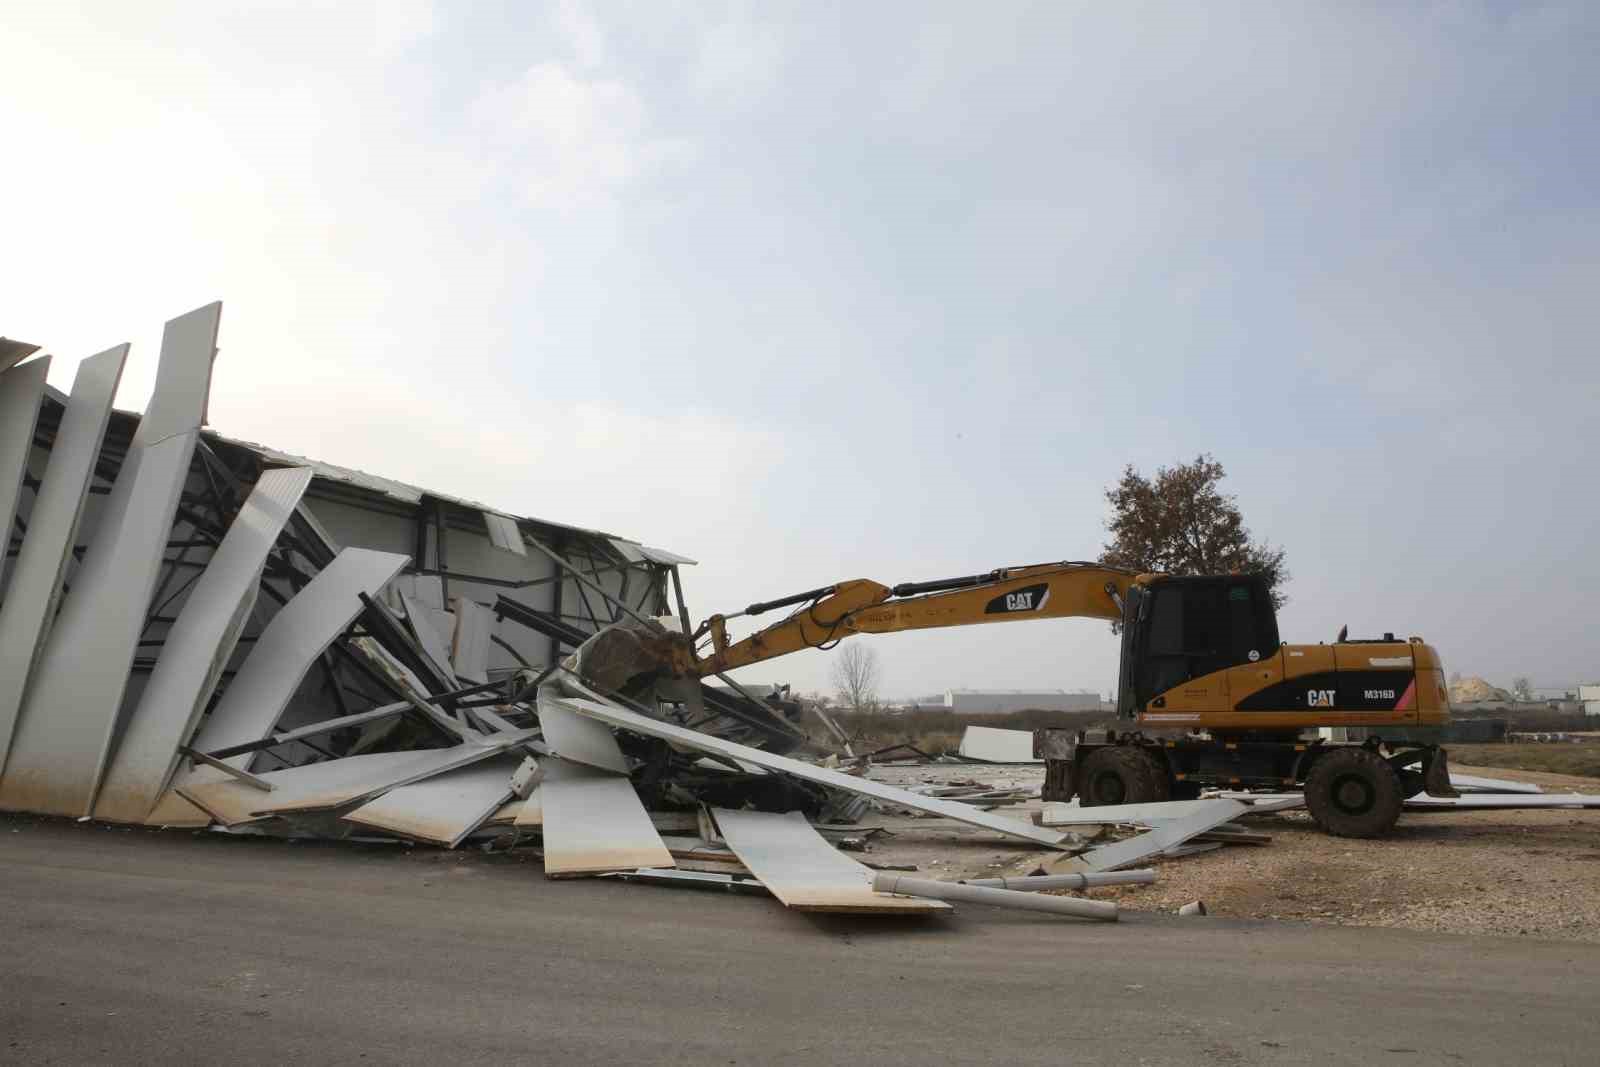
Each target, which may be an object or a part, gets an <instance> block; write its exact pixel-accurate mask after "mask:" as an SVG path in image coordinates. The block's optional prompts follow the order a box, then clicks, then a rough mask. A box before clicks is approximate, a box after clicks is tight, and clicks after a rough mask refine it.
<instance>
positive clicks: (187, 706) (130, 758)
mask: <svg viewBox="0 0 1600 1067" xmlns="http://www.w3.org/2000/svg"><path fill="white" fill-rule="evenodd" d="M310 483H311V470H310V468H308V467H288V468H283V469H280V470H270V471H267V472H266V473H264V474H262V475H261V478H260V480H258V481H257V482H256V485H255V488H254V489H253V490H251V493H250V496H249V497H248V498H247V499H246V500H245V502H244V506H243V507H242V508H240V510H239V514H238V516H237V517H236V518H235V519H234V520H233V523H232V525H230V526H229V527H228V532H227V534H226V535H225V536H224V537H223V539H222V543H221V544H220V545H219V546H218V547H217V550H216V552H215V553H214V554H213V555H212V557H211V560H210V562H209V563H208V564H207V565H206V568H205V570H204V571H202V572H201V574H200V577H199V579H198V580H197V581H196V582H195V584H194V587H193V589H192V590H191V591H190V593H189V597H188V599H187V600H186V601H185V602H184V605H183V609H182V611H181V612H180V613H179V614H178V618H177V621H176V622H174V623H173V625H172V629H171V630H169V631H168V632H167V635H166V638H165V644H164V647H163V648H162V650H161V656H160V658H159V659H158V660H157V661H156V665H155V669H154V670H153V671H152V672H151V674H150V678H149V681H147V682H146V683H145V688H144V692H143V693H142V694H141V695H140V698H139V703H138V705H137V706H136V707H135V709H134V712H133V715H132V716H131V717H130V718H129V720H128V724H127V727H126V728H125V729H124V731H123V734H122V738H121V740H120V741H119V742H118V743H117V747H116V751H115V753H114V755H113V756H112V759H111V765H110V767H109V769H108V770H107V772H106V778H105V782H104V783H103V784H102V785H101V787H100V795H99V798H98V799H97V800H96V801H95V809H94V813H95V817H96V818H100V819H106V820H110V821H113V822H143V821H144V820H145V817H146V816H148V815H149V814H150V811H151V809H152V808H154V807H155V805H156V801H157V800H159V799H160V797H161V793H162V791H163V790H164V789H165V788H166V786H167V783H168V781H170V780H171V778H172V773H173V771H174V770H175V769H176V768H177V765H178V746H180V745H181V744H183V742H184V740H185V739H186V738H188V737H189V736H190V735H191V734H192V733H193V732H194V727H195V723H196V722H197V721H198V720H199V718H200V714H201V713H202V712H203V711H204V710H205V707H206V704H207V703H208V702H209V701H210V699H211V694H212V691H213V690H214V689H215V688H216V684H217V680H218V679H219V678H220V677H221V675H222V669H223V667H224V666H226V665H227V662H228V659H229V657H230V656H232V655H233V650H234V646H235V644H236V643H237V642H238V639H239V634H240V632H241V631H242V630H243V628H244V624H245V622H246V621H247V620H248V619H249V617H250V612H251V610H252V609H253V608H254V607H255V602H256V592H257V589H258V588H259V583H260V580H261V570H262V567H263V566H264V565H265V563H266V559H267V554H268V553H269V552H271V551H272V546H273V545H274V544H276V543H277V540H278V535H279V534H280V533H281V532H282V531H283V528H284V526H285V524H287V523H288V521H289V517H290V516H291V515H292V514H293V513H294V508H295V505H296V504H297V503H299V501H300V497H301V494H303V493H304V492H305V490H306V486H308V485H309V484H310Z"/></svg>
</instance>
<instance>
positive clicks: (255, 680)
mask: <svg viewBox="0 0 1600 1067" xmlns="http://www.w3.org/2000/svg"><path fill="white" fill-rule="evenodd" d="M408 558H409V557H407V556H402V555H399V554H397V553H393V552H374V551H373V550H372V549H369V548H347V549H345V550H344V551H342V552H340V553H339V554H338V555H337V556H335V557H334V558H333V562H332V563H330V564H328V565H327V566H326V567H324V568H323V569H322V570H321V571H320V572H319V573H318V574H317V576H316V577H315V578H313V579H311V581H310V582H308V583H307V584H306V587H305V588H304V589H301V590H300V592H298V593H296V594H295V595H294V597H292V598H291V599H290V601H289V602H288V603H287V604H285V605H284V606H283V607H282V608H281V609H280V610H279V611H278V613H277V614H276V615H274V616H273V617H272V621H271V622H269V623H267V628H266V629H265V630H263V631H261V636H260V637H259V638H257V639H256V643H255V647H254V648H252V649H251V650H250V655H249V657H248V658H246V659H245V661H244V664H243V666H241V667H240V668H239V673H237V674H235V675H234V676H233V680H232V681H231V682H229V683H228V688H227V689H225V690H223V693H222V698H221V699H220V700H218V701H217V706H216V707H215V708H213V709H212V711H211V714H210V715H209V716H208V717H207V718H206V721H205V723H204V724H203V725H202V726H201V727H200V731H199V733H197V734H196V735H195V739H194V741H193V746H192V747H194V748H195V749H196V750H197V751H200V752H214V751H216V750H217V749H219V748H232V747H233V746H234V745H243V744H249V743H251V742H254V741H262V740H265V739H266V738H267V737H268V736H269V735H270V734H271V733H272V731H273V728H274V727H276V726H277V725H278V716H280V715H282V714H283V709H284V707H285V706H286V705H287V704H288V703H289V698H290V697H292V696H293V695H294V691H295V690H296V689H298V688H300V682H301V681H302V680H303V679H304V678H305V676H306V672H307V671H309V670H310V669H311V666H312V664H314V663H316V661H317V657H318V656H320V655H322V653H323V652H324V651H325V650H326V649H327V647H328V646H329V645H330V644H332V643H333V640H334V638H336V637H338V636H339V635H340V634H342V633H344V631H345V630H346V629H347V628H348V627H349V626H350V624H351V623H352V622H354V621H355V618H356V616H357V615H359V614H361V611H362V607H363V605H362V603H361V594H362V593H366V594H368V595H369V596H370V595H372V594H374V593H376V592H377V591H378V590H379V589H382V588H383V587H384V585H385V584H386V583H387V582H388V581H389V579H391V578H393V577H394V576H395V575H396V574H398V573H399V571H400V568H401V567H404V566H405V565H406V560H407V559H408ZM250 760H251V757H250V756H249V755H248V754H246V755H243V756H232V757H230V758H228V759H227V760H225V761H224V762H226V763H227V764H228V765H229V766H232V767H238V768H240V769H241V770H242V769H245V768H247V767H248V766H249V765H250ZM220 774H221V772H220V771H213V770H209V769H193V770H189V771H180V772H178V776H177V780H176V782H175V787H177V786H183V785H189V784H197V783H198V782H201V781H207V780H212V779H214V778H215V777H216V776H218V775H220Z"/></svg>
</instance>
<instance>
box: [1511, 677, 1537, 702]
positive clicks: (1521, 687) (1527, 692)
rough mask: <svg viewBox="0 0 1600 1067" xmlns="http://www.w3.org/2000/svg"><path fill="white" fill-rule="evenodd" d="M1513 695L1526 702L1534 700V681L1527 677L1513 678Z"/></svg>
mask: <svg viewBox="0 0 1600 1067" xmlns="http://www.w3.org/2000/svg"><path fill="white" fill-rule="evenodd" d="M1511 695H1512V696H1514V697H1516V698H1517V699H1518V700H1520V701H1523V702H1524V703H1527V702H1529V701H1531V700H1533V682H1532V681H1530V680H1529V679H1528V678H1525V677H1524V678H1513V679H1511Z"/></svg>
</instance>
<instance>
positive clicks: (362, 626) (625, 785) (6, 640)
mask: <svg viewBox="0 0 1600 1067" xmlns="http://www.w3.org/2000/svg"><path fill="white" fill-rule="evenodd" d="M220 316H221V305H220V304H211V305H207V306H206V307H202V308H199V309H197V310H195V311H193V312H190V313H188V314H186V315H183V316H180V317H178V318H176V319H173V320H172V321H171V322H169V323H168V324H167V328H166V331H165V335H164V338H163V343H162V349H161V354H160V361H159V365H158V369H157V374H156V381H155V389H154V392H153V395H152V398H151V401H150V403H149V406H148V408H147V409H146V411H145V412H143V413H142V414H135V413H131V412H124V411H116V410H113V408H112V400H113V398H114V396H115V393H116V389H117V385H118V382H119V381H120V378H121V374H122V367H123V364H124V361H125V360H126V358H127V355H128V346H126V345H122V346H118V347H116V348H112V349H108V350H107V351H105V352H102V353H99V354H98V355H94V356H91V357H89V358H88V359H85V360H83V361H82V362H81V363H80V364H79V365H78V367H77V370H76V375H75V379H74V382H73V384H72V387H71V389H70V391H69V392H68V393H65V394H63V393H61V392H59V391H57V390H54V389H52V388H50V387H49V386H48V384H47V382H46V376H47V374H48V371H49V367H50V359H49V357H48V356H45V357H38V358H33V359H28V357H29V356H30V355H31V354H32V352H33V347H32V346H28V345H18V344H16V343H14V342H5V341H4V340H3V339H0V527H3V528H5V529H7V530H8V531H9V536H8V539H7V545H6V553H5V559H4V561H3V563H4V570H3V573H0V810H4V811H11V812H27V813H35V814H39V815H47V816H67V817H73V818H80V819H93V820H98V821H104V822H108V823H119V824H135V825H147V826H158V827H192V828H204V827H212V828H214V829H217V830H221V831H225V832H229V833H239V834H269V835H278V836H290V837H294V836H305V835H311V836H316V837H331V838H345V837H352V836H371V835H378V836H382V837H385V838H387V839H392V840H407V841H418V842H425V843H429V844H434V845H438V846H442V847H446V848H454V847H456V846H458V845H460V844H461V843H462V842H464V841H465V840H467V839H468V838H469V837H471V836H472V835H474V834H480V833H484V832H489V833H497V832H500V831H504V833H505V834H507V835H509V836H510V837H511V838H512V840H513V842H514V843H515V842H517V841H523V840H526V841H528V842H530V843H532V844H534V847H537V849H538V850H539V852H540V857H541V859H542V861H543V863H544V868H545V872H546V874H548V875H550V876H552V877H561V876H575V875H606V874H615V875H620V876H625V877H628V878H633V879H637V880H643V881H666V882H674V883H680V884H681V883H685V882H687V883H690V884H694V885H703V884H712V885H715V886H718V887H721V888H742V889H746V890H751V889H753V890H756V891H764V892H770V893H771V894H772V895H774V896H777V897H779V898H780V899H781V900H782V901H783V902H784V903H785V904H787V905H789V906H791V907H796V908H802V909H813V910H832V911H873V912H888V913H899V914H925V913H928V912H933V911H938V910H942V909H944V908H946V907H947V906H948V905H946V904H945V903H944V899H946V898H948V899H963V900H974V899H982V900H984V901H985V902H988V903H1002V902H1007V901H1009V902H1010V903H1012V905H1013V906H1019V907H1029V908H1032V909H1034V910H1042V911H1051V912H1056V913H1063V914H1069V915H1075V916H1080V917H1086V918H1093V919H1108V918H1115V915H1116V909H1115V906H1114V905H1109V904H1107V903H1105V902H1101V901H1084V900H1063V899H1055V898H1052V899H1051V900H1048V901H1046V900H1042V899H1041V898H1038V897H1037V896H1034V895H1032V894H1029V893H1017V892H1015V891H1014V889H1015V888H1016V887H1013V886H1012V885H1010V884H1009V883H1011V882H1014V881H1016V880H1015V879H1001V880H1000V881H1002V882H1006V883H1007V884H1006V885H999V886H996V885H973V886H962V887H954V888H953V887H950V886H948V885H943V886H941V884H940V883H933V882H928V881H926V880H923V879H914V878H913V879H906V878H895V877H890V878H888V879H887V880H886V879H885V876H884V875H883V874H882V873H881V872H874V871H873V870H872V869H871V868H870V867H868V866H866V865H865V864H862V863H859V862H857V861H855V860H852V859H850V858H849V857H847V856H844V855H843V854H842V853H840V852H839V851H838V850H837V849H836V848H835V847H834V845H833V843H832V842H831V840H830V839H829V838H828V836H826V835H828V834H830V833H832V834H837V832H838V831H839V829H840V828H841V827H844V828H845V829H846V830H848V828H849V826H850V824H851V823H852V822H854V821H855V820H856V819H858V818H859V816H860V815H861V814H863V813H864V811H866V810H867V809H868V808H869V807H870V806H872V805H879V806H884V807H887V808H889V809H891V810H904V811H909V812H914V813H918V814H923V815H931V816H935V817H939V818H944V819H949V820H954V821H955V822H958V823H962V824H965V825H967V826H970V827H975V828H978V829H980V830H982V831H985V832H988V833H992V834H998V835H1001V836H1003V837H1004V838H1007V839H1009V840H1012V841H1020V842H1024V843H1026V845H1027V846H1029V847H1033V848H1037V849H1040V850H1043V851H1047V852H1049V853H1051V854H1054V855H1058V856H1067V855H1068V854H1076V858H1075V859H1073V860H1072V865H1071V866H1069V867H1067V868H1065V869H1062V868H1059V867H1058V868H1056V869H1055V871H1056V872H1057V873H1058V874H1059V877H1057V878H1055V879H1054V880H1051V879H1035V880H1033V882H1032V884H1030V885H1028V886H1026V887H1024V888H1027V889H1029V890H1039V889H1055V888H1061V887H1062V886H1063V885H1064V884H1065V883H1063V882H1062V881H1061V880H1062V879H1066V880H1067V881H1068V882H1070V883H1071V885H1072V886H1073V887H1076V888H1084V887H1088V886H1094V885H1102V884H1116V883H1118V882H1126V881H1128V880H1129V879H1130V878H1135V879H1143V878H1145V873H1144V872H1139V873H1137V874H1130V873H1128V872H1126V871H1125V870H1119V869H1122V868H1126V867H1128V866H1130V865H1132V864H1134V863H1136V862H1139V861H1142V860H1143V859H1145V858H1147V857H1151V856H1155V855H1163V854H1165V855H1172V854H1178V853H1175V852H1174V850H1177V849H1182V848H1183V847H1185V846H1186V843H1187V842H1189V841H1190V840H1191V839H1192V838H1194V837H1196V836H1197V835H1201V834H1213V835H1214V834H1218V833H1220V834H1224V835H1226V834H1227V833H1229V832H1230V828H1229V825H1228V824H1229V823H1230V821H1231V820H1232V819H1233V818H1234V817H1235V816H1237V815H1240V814H1244V813H1246V812H1247V809H1248V807H1249V806H1250V805H1252V804H1253V803H1254V801H1252V800H1251V799H1250V798H1248V797H1241V798H1234V799H1214V800H1203V801H1192V802H1183V803H1180V804H1170V805H1159V804H1157V805H1131V806H1129V807H1130V808H1137V809H1138V810H1137V811H1134V810H1130V811H1127V812H1116V811H1111V810H1108V809H1099V810H1097V811H1096V812H1095V813H1094V814H1093V815H1092V816H1088V817H1084V816H1081V815H1080V814H1078V813H1076V812H1073V811H1067V810H1061V811H1054V812H1051V811H1046V812H1044V813H1042V817H1041V818H1040V819H1038V820H1036V821H1035V822H1033V823H1030V822H1025V821H1023V820H1021V819H1017V818H1012V817H1009V816H1007V815H1004V814H996V813H994V811H993V808H994V807H996V806H998V805H999V804H1001V803H1004V802H1009V801H1013V800H1015V799H1017V798H1016V796H1015V795H1012V794H1011V793H1006V795H996V794H995V793H994V792H993V791H988V790H982V789H978V790H967V791H965V792H963V793H962V794H961V795H959V796H957V795H946V793H943V792H941V791H939V790H915V789H910V788H902V787H899V786H894V785H889V784H886V783H884V782H881V781H874V780H872V779H871V778H870V777H869V776H868V775H867V774H866V773H865V772H866V770H867V768H866V766H865V765H864V764H862V765H857V766H855V767H851V768H841V767H840V766H839V765H838V763H837V760H836V758H834V757H833V756H831V755H827V754H823V753H816V752H813V753H811V755H814V756H815V755H823V756H824V758H822V759H820V760H817V759H812V760H807V759H804V758H800V757H803V756H805V755H807V753H806V751H805V746H806V744H807V741H806V738H805V735H804V734H803V733H802V732H801V730H800V728H799V727H798V725H797V724H796V723H795V721H794V718H795V714H794V709H790V708H788V707H787V706H786V705H785V702H784V701H783V700H782V699H781V698H779V697H778V694H775V693H771V692H765V691H763V692H762V693H760V694H759V697H758V696H757V695H755V694H752V693H750V692H748V691H746V690H745V689H744V688H743V687H741V686H740V685H739V684H738V683H737V682H735V681H733V680H732V679H730V678H727V677H725V676H724V677H722V678H721V680H722V682H723V683H724V684H723V685H722V686H713V685H707V684H702V683H699V682H695V683H694V685H693V686H692V687H689V688H687V689H685V690H684V691H682V692H680V693H677V694H676V695H672V696H669V697H666V698H658V697H657V696H649V697H646V696H643V695H642V691H641V690H636V689H634V688H632V687H631V686H630V684H629V683H631V681H632V679H629V678H627V677H619V678H618V679H617V680H616V681H615V682H614V683H612V684H607V683H605V682H604V681H603V680H602V679H603V678H604V674H605V672H604V671H589V670H586V669H585V668H584V666H583V660H582V656H581V655H580V653H582V652H584V651H585V650H590V649H592V648H594V647H597V646H596V643H595V642H594V641H591V638H593V637H594V635H596V634H598V633H602V632H605V633H607V634H617V633H620V632H624V628H627V627H638V628H639V629H638V632H639V633H641V634H648V633H649V632H652V631H654V632H662V631H663V629H664V625H665V626H674V627H681V628H682V634H680V635H679V639H680V640H682V639H683V636H682V635H685V634H690V632H691V626H690V616H689V611H688V606H687V603H686V599H685V595H684V589H683V581H682V568H684V567H686V566H689V565H691V564H692V563H693V561H692V560H690V559H689V558H687V557H685V556H681V555H678V554H676V553H673V552H669V551H666V550H663V549H659V548H654V547H651V546H649V545H647V544H644V543H641V542H640V541H636V540H632V539H629V538H626V537H622V536H618V535H613V534H610V533H606V532H602V531H598V530H593V529H587V528H583V527H578V526H572V525H566V524H562V523H556V522H552V521H549V520H546V519H540V518H533V517H528V516H516V515H511V514H507V513H505V512H502V511H497V510H494V509H492V508H489V507H486V506H484V505H480V504H476V503H473V502H471V501H467V500H462V499H459V498H455V497H451V496H447V495H444V494H442V493H437V492H433V491H428V490H424V489H420V488H417V487H415V486H410V485H405V484H403V483H399V482H395V481H391V480H389V479H385V478H381V477H377V476H374V475H369V474H365V473H362V472H358V471H353V470H349V469H345V468H341V467H336V466H332V465H330V464H326V463H322V462H318V461H315V460H310V459H306V458H304V457H300V456H295V455H290V454H287V453H283V452H279V451H276V450H274V449H272V448H269V447H266V446H262V445H258V444H253V443H250V442H247V441H241V440H236V439H233V438H229V437H226V436H224V435H222V434H219V433H217V432H215V431H214V430H211V429H208V428H206V427H205V414H206V402H207V397H208V395H209V390H210V383H211V376H212V365H213V361H214V359H215V355H216V338H217V332H218V328H219V323H220ZM1012 747H1014V746H1006V750H1007V751H1010V748H1012ZM1007 758H1010V757H1007ZM1002 792H1005V791H1002ZM1035 795H1037V794H1035ZM1544 799H1545V800H1547V801H1550V802H1552V806H1553V804H1554V803H1555V802H1557V801H1558V800H1560V799H1562V798H1544ZM1580 799H1581V798H1580ZM1284 802H1285V801H1284V800H1283V798H1279V799H1278V800H1277V803H1278V804H1279V806H1281V805H1282V804H1283V803H1284ZM1562 806H1567V805H1566V804H1563V805H1562ZM1122 816H1126V817H1125V818H1124V817H1122ZM1088 822H1093V823H1097V824H1113V823H1114V824H1118V825H1124V824H1125V825H1128V826H1143V827H1146V828H1147V829H1146V831H1145V832H1143V833H1141V834H1139V835H1137V836H1134V837H1130V838H1127V839H1126V840H1121V841H1118V842H1116V843H1115V844H1101V845H1099V846H1097V847H1095V846H1093V845H1092V840H1091V839H1090V838H1089V837H1086V836H1085V835H1083V834H1081V833H1080V832H1078V829H1077V828H1078V827H1080V826H1082V825H1084V824H1086V823H1088ZM1067 828H1070V829H1067ZM1234 832H1235V833H1237V830H1236V829H1235V830H1234ZM708 865H709V867H710V869H709V870H707V869H706V868H707V866H708ZM1152 877H1153V876H1152ZM975 894H976V895H975ZM995 894H999V896H998V897H997V896H996V895H995ZM1023 897H1026V898H1028V900H1029V901H1031V903H1018V899H1019V898H1023Z"/></svg>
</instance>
